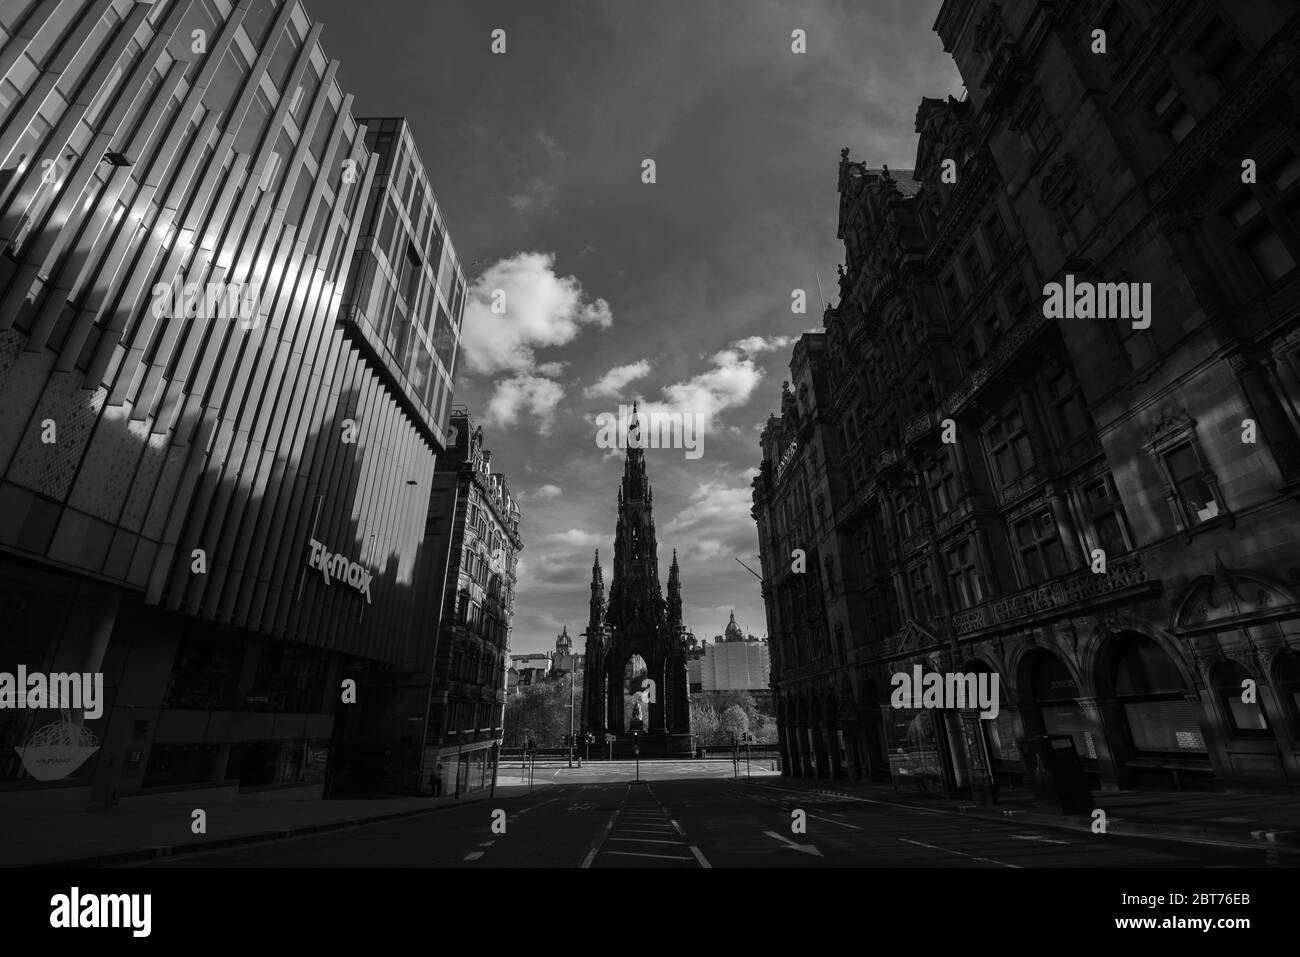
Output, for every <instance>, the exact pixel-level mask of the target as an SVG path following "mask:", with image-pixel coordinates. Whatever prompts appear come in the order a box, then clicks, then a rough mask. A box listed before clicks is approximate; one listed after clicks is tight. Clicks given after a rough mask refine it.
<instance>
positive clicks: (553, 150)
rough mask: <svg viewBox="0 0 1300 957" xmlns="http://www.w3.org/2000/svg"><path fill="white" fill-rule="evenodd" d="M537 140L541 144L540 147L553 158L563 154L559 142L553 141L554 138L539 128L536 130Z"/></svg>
mask: <svg viewBox="0 0 1300 957" xmlns="http://www.w3.org/2000/svg"><path fill="white" fill-rule="evenodd" d="M537 142H539V143H541V144H542V149H544V150H546V152H547V153H549V154H550V155H551V156H552V157H553V158H555V159H559V158H561V157H562V156H564V150H562V149H560V144H559V143H557V142H555V138H554V137H552V136H548V135H547V134H546V133H543V132H542V131H541V130H538V131H537Z"/></svg>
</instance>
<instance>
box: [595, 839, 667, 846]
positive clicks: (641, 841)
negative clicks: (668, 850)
mask: <svg viewBox="0 0 1300 957" xmlns="http://www.w3.org/2000/svg"><path fill="white" fill-rule="evenodd" d="M610 840H611V841H622V842H623V843H624V844H672V845H673V846H677V845H678V844H679V843H680V842H678V841H656V840H655V839H654V838H653V837H611V838H610Z"/></svg>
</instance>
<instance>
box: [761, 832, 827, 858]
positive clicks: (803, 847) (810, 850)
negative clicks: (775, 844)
mask: <svg viewBox="0 0 1300 957" xmlns="http://www.w3.org/2000/svg"><path fill="white" fill-rule="evenodd" d="M763 833H764V834H766V835H767V836H768V837H774V838H776V839H777V840H778V841H781V842H783V843H784V844H785V846H786V847H789V848H793V849H794V850H796V851H801V852H803V853H804V854H812V855H813V856H815V857H821V856H822V852H821V851H819V850H817V848H815V847H813V846H812V845H811V844H796V843H795V842H794V841H792V840H790V839H789V838H788V837H786V836H785V835H784V834H778V833H776V831H764V832H763Z"/></svg>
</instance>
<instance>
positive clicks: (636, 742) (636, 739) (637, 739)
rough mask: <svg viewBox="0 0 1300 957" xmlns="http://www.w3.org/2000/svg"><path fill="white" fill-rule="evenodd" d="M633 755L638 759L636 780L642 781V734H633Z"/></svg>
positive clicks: (635, 732)
mask: <svg viewBox="0 0 1300 957" xmlns="http://www.w3.org/2000/svg"><path fill="white" fill-rule="evenodd" d="M632 754H633V755H634V756H635V757H636V779H637V780H638V781H640V780H641V732H640V731H633V732H632Z"/></svg>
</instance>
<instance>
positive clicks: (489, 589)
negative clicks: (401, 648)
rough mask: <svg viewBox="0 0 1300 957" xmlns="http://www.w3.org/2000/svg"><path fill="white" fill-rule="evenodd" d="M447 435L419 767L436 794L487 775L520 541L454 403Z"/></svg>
mask: <svg viewBox="0 0 1300 957" xmlns="http://www.w3.org/2000/svg"><path fill="white" fill-rule="evenodd" d="M451 434H452V436H453V437H454V438H453V440H452V442H451V445H450V446H449V447H448V449H447V456H446V457H445V459H444V461H443V462H442V463H440V464H439V468H438V472H437V474H436V475H435V482H434V486H435V495H436V496H437V497H438V498H439V499H440V500H441V501H446V502H454V503H455V505H454V511H453V512H452V517H451V520H450V521H449V522H448V523H446V524H445V525H443V526H442V529H443V531H442V532H441V533H440V534H442V535H444V536H445V537H446V538H448V539H449V547H448V548H447V550H446V555H447V562H448V564H447V570H446V576H445V581H446V589H445V592H444V593H443V599H442V616H441V622H442V624H441V629H440V633H439V636H438V651H437V660H436V662H435V667H434V686H433V689H432V694H431V697H430V704H429V712H428V721H427V730H426V737H425V747H424V751H425V756H424V766H423V770H425V771H428V770H430V769H434V770H436V769H437V768H438V767H439V766H441V767H442V769H443V771H442V773H443V780H442V793H443V794H465V793H466V792H471V791H477V790H481V789H482V788H484V787H489V786H490V785H491V784H492V780H493V779H492V774H493V772H494V770H495V757H496V750H495V749H496V748H497V747H499V746H500V744H501V738H502V727H503V724H502V719H503V716H504V711H505V695H506V675H507V669H508V668H509V667H510V622H511V619H512V618H513V617H514V609H515V580H516V576H517V574H518V568H519V551H520V549H521V548H523V541H522V539H521V538H520V537H519V514H520V513H519V503H518V502H517V501H516V500H515V499H514V497H513V496H512V495H511V494H510V488H509V486H508V485H507V484H506V478H505V475H503V474H502V473H501V472H498V471H495V470H494V469H493V468H492V453H491V452H490V451H488V450H486V449H484V448H483V429H482V427H481V426H475V425H474V423H473V420H472V419H471V417H470V414H469V412H468V411H467V410H466V409H465V408H464V407H457V408H454V409H452V412H451ZM422 787H424V788H425V790H426V792H427V785H422Z"/></svg>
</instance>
